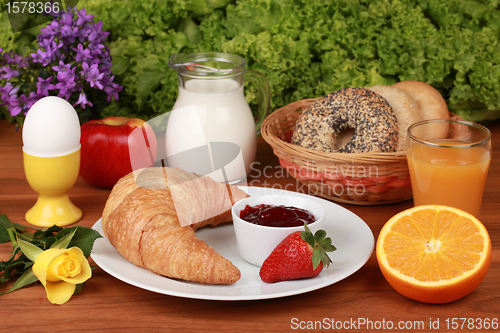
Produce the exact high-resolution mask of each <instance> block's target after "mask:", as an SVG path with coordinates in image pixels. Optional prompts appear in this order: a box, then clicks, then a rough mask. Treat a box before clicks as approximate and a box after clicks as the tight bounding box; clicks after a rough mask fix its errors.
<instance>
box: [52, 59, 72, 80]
mask: <svg viewBox="0 0 500 333" xmlns="http://www.w3.org/2000/svg"><path fill="white" fill-rule="evenodd" d="M52 69H53V70H55V71H56V72H57V79H58V80H59V81H72V80H74V78H75V68H73V69H72V68H71V64H65V63H64V62H62V60H60V61H59V66H52Z"/></svg>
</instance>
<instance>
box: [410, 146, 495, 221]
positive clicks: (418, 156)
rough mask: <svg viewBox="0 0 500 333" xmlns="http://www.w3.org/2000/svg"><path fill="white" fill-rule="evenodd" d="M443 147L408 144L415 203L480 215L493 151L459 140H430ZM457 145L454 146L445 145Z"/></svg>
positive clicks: (486, 147)
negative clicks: (443, 206) (457, 209)
mask: <svg viewBox="0 0 500 333" xmlns="http://www.w3.org/2000/svg"><path fill="white" fill-rule="evenodd" d="M429 142H431V143H435V144H439V145H440V146H441V147H438V146H432V145H427V144H423V143H415V144H413V145H411V146H410V147H408V150H407V158H408V167H409V170H410V177H411V184H412V191H413V200H414V203H415V205H416V206H417V205H426V204H440V205H447V206H452V207H456V208H460V209H462V210H465V211H466V212H469V213H470V214H472V215H474V216H476V217H477V216H479V212H480V210H481V201H482V198H483V190H484V184H485V182H486V175H487V174H488V168H489V165H490V159H491V153H490V151H489V150H488V146H487V145H479V146H472V147H470V146H469V147H462V148H457V147H456V145H464V144H465V145H470V143H468V142H463V141H459V140H430V141H429ZM442 146H455V147H453V148H452V147H442Z"/></svg>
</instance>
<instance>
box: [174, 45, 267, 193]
mask: <svg viewBox="0 0 500 333" xmlns="http://www.w3.org/2000/svg"><path fill="white" fill-rule="evenodd" d="M169 66H170V67H171V68H173V69H175V70H176V71H177V74H178V79H179V93H178V97H177V100H176V102H175V104H174V107H173V109H172V111H171V112H170V116H169V119H168V123H167V129H166V136H165V137H166V156H167V162H168V165H169V166H171V167H179V168H181V169H184V170H186V171H191V172H196V173H199V174H200V173H201V174H203V175H209V176H210V177H212V178H213V179H215V180H217V181H220V182H224V183H230V184H233V183H237V182H240V181H241V180H244V179H246V177H247V175H248V174H249V173H250V171H251V165H252V163H253V162H254V161H255V155H256V149H257V135H258V134H259V132H260V126H261V124H262V121H263V120H264V118H265V117H266V115H267V114H268V113H269V107H270V92H269V84H268V82H267V80H266V78H265V77H264V76H263V75H262V74H260V73H258V72H256V71H254V70H250V69H247V68H246V61H245V59H243V58H242V57H240V56H238V55H234V54H228V53H221V52H206V53H194V54H174V55H172V56H171V57H170V59H169ZM246 79H249V80H255V81H256V83H257V87H258V90H259V103H258V110H257V112H256V114H257V117H256V118H257V119H255V118H254V116H253V114H252V111H251V109H250V106H249V105H248V103H247V101H246V99H245V94H244V83H245V80H246Z"/></svg>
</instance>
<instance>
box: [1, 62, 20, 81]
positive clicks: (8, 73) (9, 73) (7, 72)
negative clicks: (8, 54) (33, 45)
mask: <svg viewBox="0 0 500 333" xmlns="http://www.w3.org/2000/svg"><path fill="white" fill-rule="evenodd" d="M1 70H2V72H3V75H2V76H0V79H5V80H7V81H8V80H10V79H11V78H13V77H16V76H19V71H18V70H15V69H12V68H10V66H4V67H2V68H1ZM0 74H1V72H0Z"/></svg>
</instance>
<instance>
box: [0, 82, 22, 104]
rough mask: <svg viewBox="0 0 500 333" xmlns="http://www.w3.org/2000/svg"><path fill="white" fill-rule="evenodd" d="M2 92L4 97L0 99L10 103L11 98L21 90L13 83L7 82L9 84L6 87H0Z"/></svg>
mask: <svg viewBox="0 0 500 333" xmlns="http://www.w3.org/2000/svg"><path fill="white" fill-rule="evenodd" d="M0 89H1V90H0V91H1V92H2V96H1V97H0V98H1V99H2V100H4V101H8V100H9V96H12V95H14V94H17V91H18V90H19V87H14V86H13V85H12V83H10V82H7V84H5V87H3V88H2V87H0Z"/></svg>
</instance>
